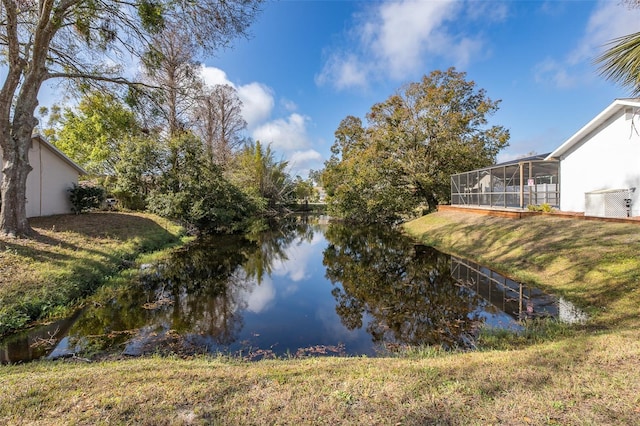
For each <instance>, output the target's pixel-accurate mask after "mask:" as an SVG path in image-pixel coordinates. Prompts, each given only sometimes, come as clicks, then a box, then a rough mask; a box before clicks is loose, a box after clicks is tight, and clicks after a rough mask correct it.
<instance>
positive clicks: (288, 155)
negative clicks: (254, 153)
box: [201, 67, 323, 174]
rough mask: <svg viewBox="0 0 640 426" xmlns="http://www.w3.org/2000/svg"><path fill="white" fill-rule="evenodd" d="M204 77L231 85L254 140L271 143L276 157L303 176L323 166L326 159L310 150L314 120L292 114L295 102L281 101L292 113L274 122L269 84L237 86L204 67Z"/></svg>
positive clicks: (210, 68) (214, 70)
mask: <svg viewBox="0 0 640 426" xmlns="http://www.w3.org/2000/svg"><path fill="white" fill-rule="evenodd" d="M201 75H202V77H203V78H204V80H205V82H206V83H207V84H209V85H211V86H213V85H216V84H228V85H230V86H232V87H234V88H235V89H236V90H237V91H238V97H239V98H240V100H241V101H242V115H243V117H244V119H245V120H246V121H247V127H248V130H249V132H250V133H251V136H252V137H253V139H254V140H259V141H260V142H262V143H264V144H270V145H271V148H272V149H273V150H274V151H275V152H276V155H282V156H283V158H284V159H285V160H287V161H289V164H290V167H291V168H292V169H295V171H296V172H297V173H299V174H304V173H306V172H308V170H309V168H312V167H315V168H320V167H321V165H322V162H323V159H322V156H321V155H320V153H318V152H317V151H314V150H310V149H308V147H309V146H311V140H310V137H309V135H308V132H307V124H308V123H309V122H310V121H311V119H310V118H309V117H307V116H305V115H302V114H300V113H296V112H293V111H295V110H297V108H298V107H297V105H296V104H295V103H294V102H293V101H291V100H289V99H282V100H281V101H280V104H281V105H282V107H284V109H285V110H287V111H289V112H290V114H289V115H288V116H287V117H284V118H276V119H272V118H271V116H272V113H273V110H274V107H275V93H274V92H273V90H272V89H271V88H270V87H268V86H267V85H265V84H262V83H259V82H252V83H249V84H244V85H236V84H234V83H233V82H232V81H231V80H229V78H228V77H227V74H226V73H225V72H224V71H223V70H221V69H218V68H215V67H202V70H201Z"/></svg>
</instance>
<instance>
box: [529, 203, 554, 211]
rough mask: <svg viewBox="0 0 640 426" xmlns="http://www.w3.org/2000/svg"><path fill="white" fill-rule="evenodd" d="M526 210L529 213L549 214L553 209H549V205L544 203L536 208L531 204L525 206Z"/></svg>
mask: <svg viewBox="0 0 640 426" xmlns="http://www.w3.org/2000/svg"><path fill="white" fill-rule="evenodd" d="M527 210H529V211H531V212H544V213H551V212H552V211H553V207H551V205H550V204H547V203H544V204H540V205H538V206H535V205H533V204H529V205H528V206H527Z"/></svg>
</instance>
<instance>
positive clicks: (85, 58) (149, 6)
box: [0, 0, 262, 236]
mask: <svg viewBox="0 0 640 426" xmlns="http://www.w3.org/2000/svg"><path fill="white" fill-rule="evenodd" d="M1 1H2V7H1V8H0V47H1V50H0V54H1V55H2V56H3V58H4V60H5V63H6V77H5V79H4V82H3V83H2V87H1V88H0V148H1V149H2V157H3V165H2V187H1V190H0V191H1V196H2V211H1V212H0V233H2V234H4V235H10V236H17V235H28V234H29V233H30V231H31V228H30V226H29V223H28V221H27V217H26V205H25V204H26V181H27V175H28V174H29V172H30V171H31V166H30V165H29V159H28V152H29V147H30V144H31V137H32V133H33V130H34V128H35V126H36V124H37V119H36V118H35V116H34V112H35V109H36V107H37V105H38V93H39V91H40V88H41V87H42V84H43V83H44V82H45V81H47V80H52V79H65V80H70V81H73V82H76V83H78V82H84V83H87V82H89V83H90V84H91V83H93V84H98V83H125V84H126V83H133V82H131V81H128V80H127V79H125V78H124V72H123V70H124V65H125V64H126V63H130V61H131V59H132V58H136V57H144V55H145V53H147V52H149V50H150V49H149V47H150V45H151V41H152V36H153V35H154V34H158V33H160V32H161V31H162V29H163V28H165V27H172V26H175V25H176V24H177V23H179V24H180V26H181V27H182V28H188V29H189V31H188V34H189V35H190V37H192V39H193V40H194V42H195V43H196V45H197V46H199V47H200V48H201V49H203V50H214V49H218V48H220V47H224V46H226V45H228V44H229V43H230V41H231V40H232V39H233V38H234V37H235V36H237V35H242V34H245V33H246V31H247V29H248V26H249V25H250V24H251V23H252V21H253V20H254V19H255V17H256V15H257V13H258V6H259V4H260V3H261V1H262V0H225V1H222V0H199V1H170V0H134V1H132V2H127V1H118V0H37V1H36V0H1Z"/></svg>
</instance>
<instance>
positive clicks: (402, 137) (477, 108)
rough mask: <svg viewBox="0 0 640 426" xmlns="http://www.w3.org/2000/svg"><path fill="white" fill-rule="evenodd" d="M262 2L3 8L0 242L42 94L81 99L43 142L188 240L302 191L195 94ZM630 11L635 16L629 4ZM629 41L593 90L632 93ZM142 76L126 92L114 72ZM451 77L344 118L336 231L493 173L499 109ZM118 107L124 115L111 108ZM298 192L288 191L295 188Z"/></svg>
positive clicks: (67, 1)
mask: <svg viewBox="0 0 640 426" xmlns="http://www.w3.org/2000/svg"><path fill="white" fill-rule="evenodd" d="M262 1H263V0H225V1H220V0H198V1H190V2H183V1H178V2H175V1H169V0H134V1H131V2H128V1H127V2H125V1H121V0H103V1H99V2H97V1H94V0H39V1H28V0H27V1H24V0H2V7H0V46H1V49H0V55H1V56H2V58H3V60H4V62H3V63H4V67H5V70H6V76H5V78H4V81H3V82H2V86H1V87H0V149H1V150H2V159H3V167H2V184H1V186H0V197H1V199H2V209H1V210H0V234H2V235H8V236H27V235H29V234H30V233H31V228H30V226H29V222H28V221H27V218H26V180H27V176H28V174H29V173H30V171H31V169H32V167H31V166H30V164H29V159H28V151H29V147H30V145H31V138H32V135H33V133H34V130H35V129H36V128H37V126H38V119H37V118H36V110H37V107H38V94H39V92H40V89H41V87H42V85H43V84H44V83H45V82H47V81H53V80H57V81H61V82H63V83H64V84H65V85H66V87H67V90H68V91H69V92H73V93H80V94H81V96H82V98H81V101H80V103H79V105H78V107H77V109H76V110H69V109H64V110H62V109H61V108H52V110H51V111H46V113H45V112H44V111H43V113H45V114H43V116H44V115H46V116H47V117H48V119H49V123H48V125H47V126H45V125H44V124H43V123H40V128H41V129H42V130H43V131H45V133H47V135H48V136H49V137H50V138H51V139H52V140H53V141H54V143H56V144H57V145H58V146H60V147H61V149H63V151H65V152H67V153H69V154H70V156H71V157H72V158H74V159H76V160H78V162H79V163H80V164H82V165H85V166H86V167H87V168H88V169H89V170H91V171H92V172H93V173H96V174H99V175H103V176H112V177H113V176H116V179H115V180H114V181H113V182H107V183H108V184H109V185H111V187H110V188H111V190H113V191H114V192H115V193H117V194H119V197H120V198H121V200H122V201H123V203H124V204H126V205H128V206H129V207H132V208H142V207H147V208H149V209H151V210H153V211H156V212H158V213H161V214H163V215H166V216H169V217H175V218H179V219H181V220H184V221H186V222H188V223H190V224H194V225H195V226H199V227H200V226H205V224H206V225H207V226H210V227H211V228H213V229H233V228H235V227H236V226H240V225H239V224H241V223H243V222H244V221H245V219H246V218H247V217H250V216H251V215H254V214H255V213H256V212H264V211H267V210H268V209H270V208H273V207H274V206H276V205H278V204H279V203H281V202H282V201H283V200H286V199H287V197H290V196H291V194H293V193H297V194H298V196H299V197H300V194H303V193H304V191H308V190H309V186H310V185H309V183H308V182H303V180H302V179H301V178H297V179H295V180H294V179H292V178H291V177H290V176H288V174H287V173H286V168H287V167H286V166H287V165H286V162H284V161H281V160H277V159H276V158H275V154H274V153H273V152H272V151H271V149H270V147H269V146H265V145H263V144H261V143H259V142H258V141H250V140H246V139H243V138H242V137H241V134H242V130H243V129H244V127H245V126H246V123H245V122H244V120H243V119H242V116H241V114H239V110H240V107H241V105H240V103H239V100H238V98H237V94H236V93H235V92H234V91H233V88H232V87H230V86H216V87H212V88H211V87H206V85H204V84H203V83H202V81H200V80H199V78H197V75H198V67H199V66H200V64H199V63H198V60H197V58H199V57H201V56H202V55H203V54H207V53H213V52H215V51H216V50H218V49H221V48H226V47H229V46H230V44H231V42H232V40H234V39H235V38H236V37H244V36H247V34H248V29H249V27H250V25H251V24H252V23H253V22H254V21H255V19H256V18H257V16H258V15H259V12H260V6H261V3H262ZM624 3H626V4H627V6H629V7H632V8H634V7H638V2H637V1H636V0H627V1H625V2H624ZM639 40H640V38H639V37H638V34H637V33H636V34H632V35H630V36H626V37H623V38H620V39H617V40H614V41H613V42H612V44H611V46H610V47H609V50H608V51H607V53H605V54H604V55H602V56H600V57H599V58H597V61H598V62H599V63H601V69H600V70H601V73H602V74H603V75H605V77H607V78H610V79H612V80H614V81H618V82H620V83H621V84H622V85H623V86H626V87H629V88H630V89H631V90H632V91H633V93H638V87H640V84H638V81H640V80H638V78H637V74H638V69H639V67H638V65H637V64H638V60H637V58H638V54H637V51H638V49H637V46H638V41H639ZM131 61H133V62H134V63H139V64H140V66H141V69H142V71H141V72H140V73H138V74H137V75H135V76H129V75H128V73H126V72H125V68H126V65H127V64H128V63H131ZM465 78H466V75H465V74H464V73H459V72H457V71H455V70H454V69H449V70H447V71H434V72H433V73H431V74H429V75H426V76H424V77H423V78H422V79H421V80H420V81H418V82H414V83H410V84H407V85H406V86H404V87H402V88H401V89H400V90H399V91H398V92H397V93H396V94H394V95H392V96H391V97H389V98H388V99H387V100H386V101H384V102H381V103H378V104H375V105H374V106H372V108H371V110H370V111H369V113H368V114H367V115H366V124H365V123H363V122H362V120H361V119H360V118H357V117H353V116H349V117H346V118H345V119H344V120H342V122H341V123H340V125H339V127H338V129H337V130H336V132H335V143H334V145H333V147H332V156H331V158H330V159H329V160H328V161H327V163H326V164H325V169H324V171H322V173H316V175H320V177H321V180H322V184H323V185H324V187H325V189H326V192H327V194H328V199H329V203H330V211H331V213H332V214H334V215H336V216H340V217H343V218H346V219H351V220H357V221H363V222H372V221H377V222H387V223H390V222H396V221H399V220H403V219H404V218H407V217H411V216H413V215H416V214H420V213H421V212H424V211H428V210H431V209H433V208H434V206H435V205H436V204H437V203H439V202H442V201H446V200H447V198H448V176H449V175H450V174H452V173H456V172H460V171H464V170H469V169H472V168H477V167H483V166H486V165H489V164H491V163H492V162H493V161H494V160H495V157H496V155H497V153H498V152H499V150H500V149H502V148H504V147H505V146H507V143H508V138H509V133H508V131H507V130H506V129H505V128H503V127H502V126H490V125H489V124H488V117H489V116H491V115H492V114H493V113H495V112H496V111H497V108H498V105H499V102H498V101H493V100H491V99H490V98H488V97H487V95H486V93H485V91H484V90H482V89H478V88H476V87H475V83H474V82H472V81H467V80H466V79H465ZM122 99H124V101H122ZM294 184H300V185H294Z"/></svg>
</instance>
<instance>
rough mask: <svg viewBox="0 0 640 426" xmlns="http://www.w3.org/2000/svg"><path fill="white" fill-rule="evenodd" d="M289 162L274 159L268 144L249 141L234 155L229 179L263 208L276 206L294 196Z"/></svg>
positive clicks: (267, 208)
mask: <svg viewBox="0 0 640 426" xmlns="http://www.w3.org/2000/svg"><path fill="white" fill-rule="evenodd" d="M288 166H289V164H288V163H287V162H286V161H284V160H280V161H278V160H276V159H275V154H274V152H273V151H272V150H271V145H267V146H266V147H265V146H264V145H263V144H261V143H260V141H256V142H252V143H248V144H247V145H246V146H245V147H244V148H243V149H242V150H241V151H240V152H239V153H238V155H237V156H236V159H235V164H234V166H233V170H232V172H231V181H232V182H234V183H235V184H236V185H237V186H238V187H239V188H242V190H243V191H244V192H245V193H246V194H247V195H249V196H250V197H251V198H252V199H253V200H255V202H256V204H257V205H259V206H260V207H261V209H263V210H264V211H266V210H274V209H277V208H278V206H279V205H281V204H282V203H286V202H288V201H290V200H291V198H292V197H293V191H294V186H293V182H292V180H291V177H290V176H289V173H288V172H287V167H288Z"/></svg>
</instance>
